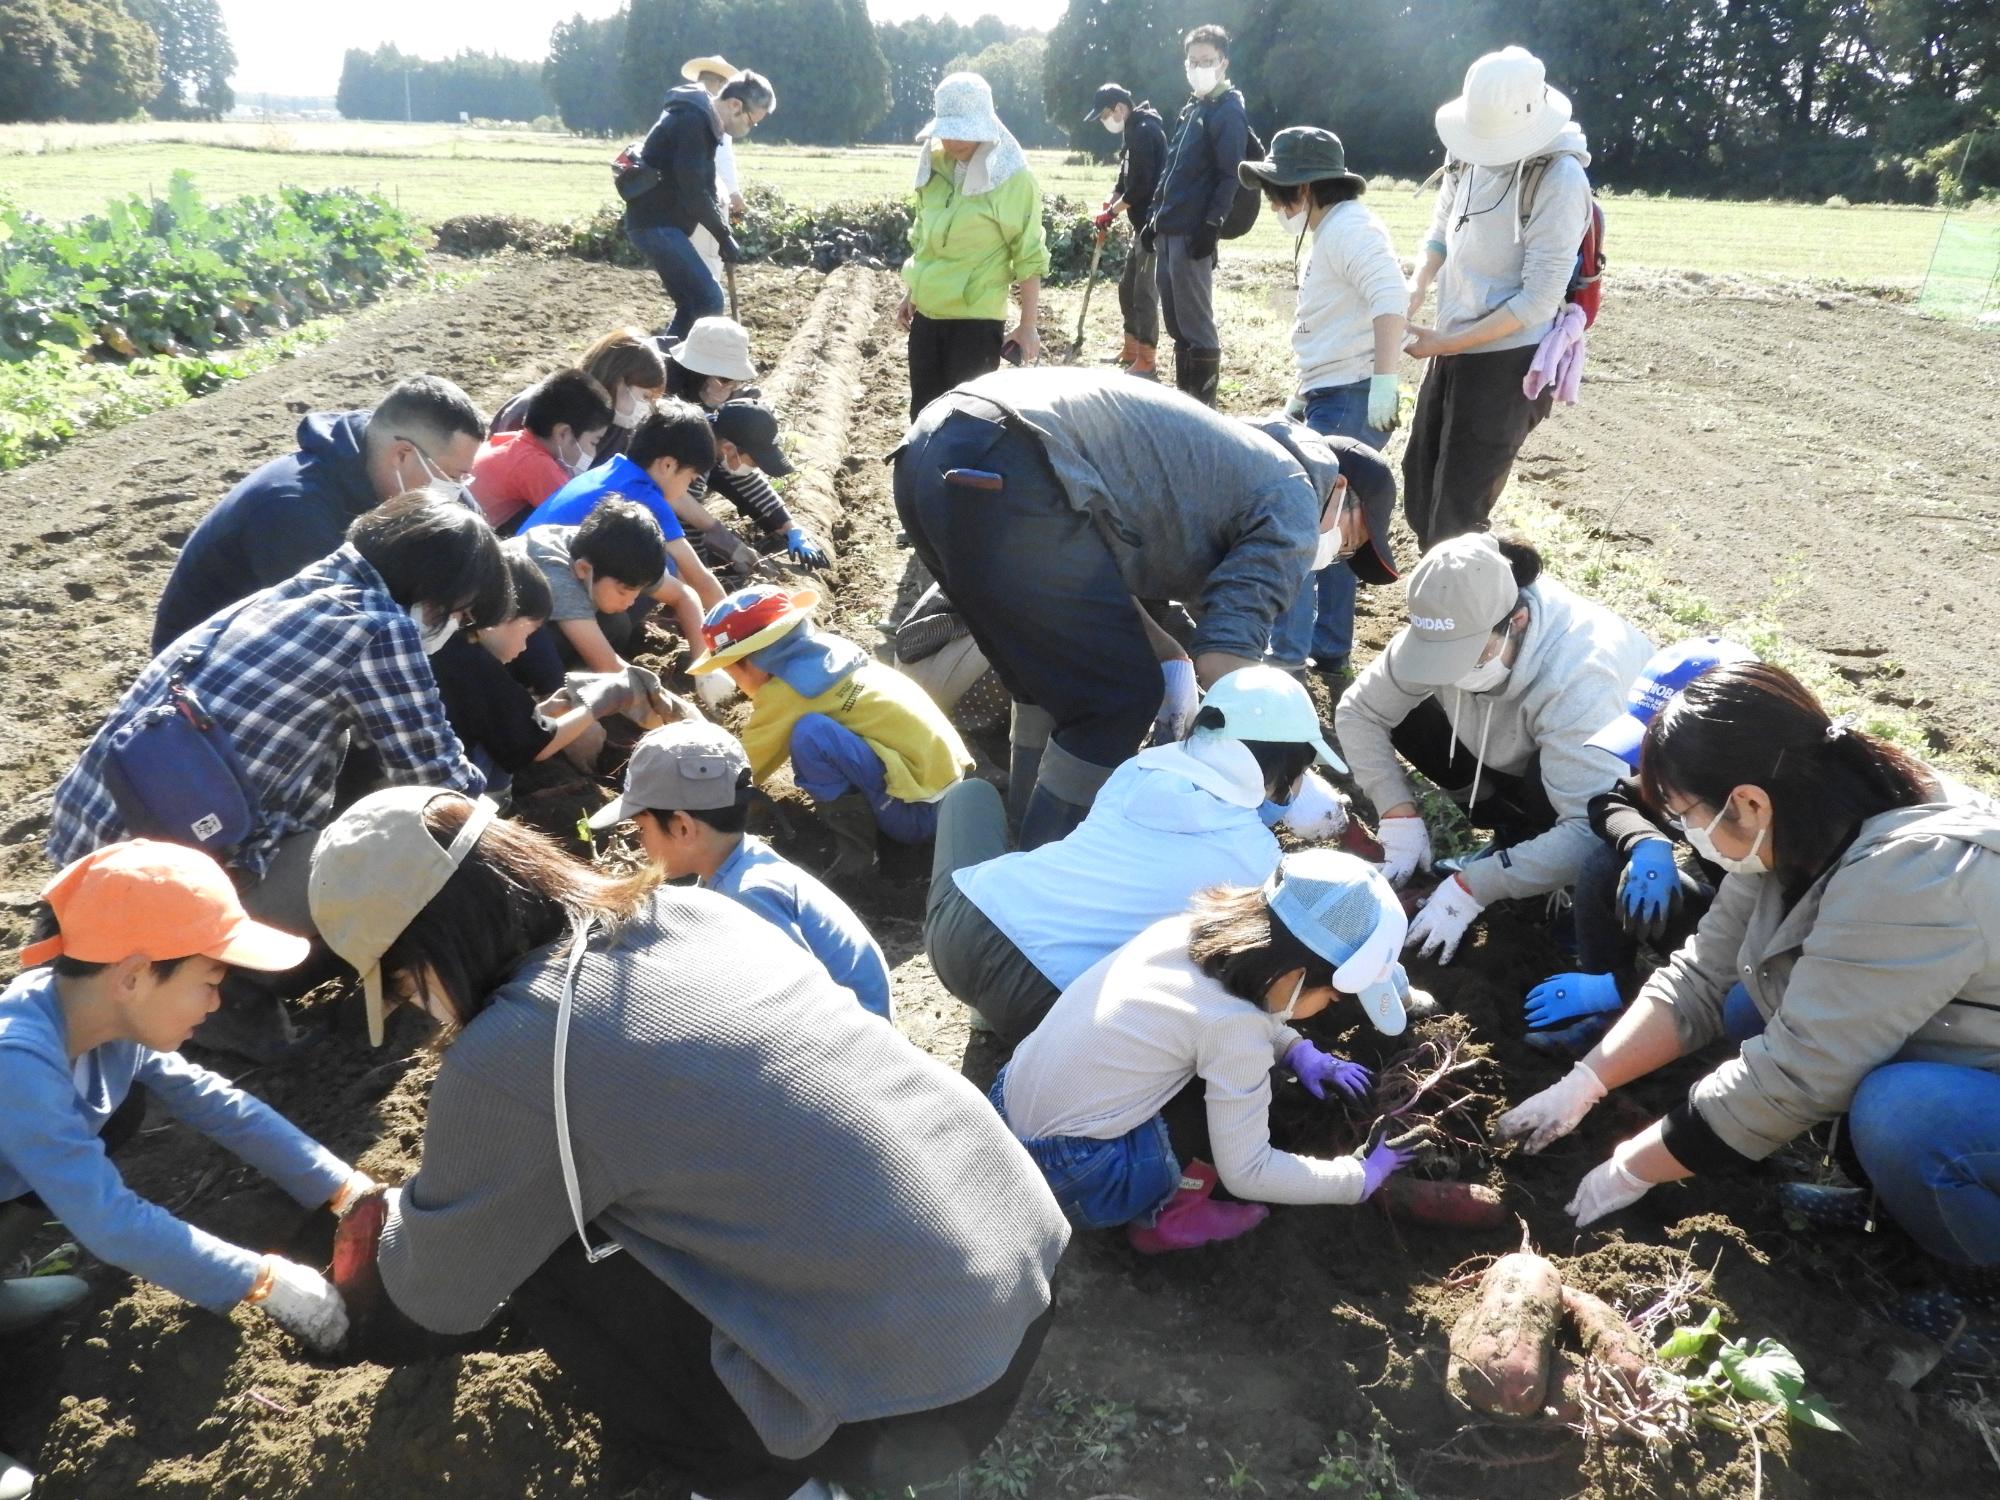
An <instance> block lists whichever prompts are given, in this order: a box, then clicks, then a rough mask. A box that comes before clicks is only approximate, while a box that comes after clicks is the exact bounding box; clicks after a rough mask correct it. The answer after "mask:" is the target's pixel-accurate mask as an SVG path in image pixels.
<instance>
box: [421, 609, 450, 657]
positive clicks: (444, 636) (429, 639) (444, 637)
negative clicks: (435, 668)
mask: <svg viewBox="0 0 2000 1500" xmlns="http://www.w3.org/2000/svg"><path fill="white" fill-rule="evenodd" d="M410 618H411V619H412V620H414V621H415V622H416V626H417V639H418V640H419V641H421V642H422V643H423V648H424V655H426V656H436V655H437V654H438V652H440V651H442V650H444V648H445V647H446V646H448V645H450V644H451V638H452V637H453V636H455V635H457V634H458V616H457V615H455V614H453V613H452V612H450V611H449V610H447V611H446V612H445V613H444V614H443V615H441V616H439V617H438V621H437V623H436V624H431V623H429V622H427V621H426V620H425V619H424V617H423V616H422V615H420V614H418V613H417V612H416V611H414V610H412V611H411V612H410Z"/></svg>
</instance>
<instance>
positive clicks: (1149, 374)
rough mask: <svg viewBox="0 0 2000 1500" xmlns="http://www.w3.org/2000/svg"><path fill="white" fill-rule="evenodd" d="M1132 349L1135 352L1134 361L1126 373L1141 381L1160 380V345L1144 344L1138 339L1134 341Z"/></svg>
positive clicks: (1126, 368) (1126, 367)
mask: <svg viewBox="0 0 2000 1500" xmlns="http://www.w3.org/2000/svg"><path fill="white" fill-rule="evenodd" d="M1132 348H1133V351H1134V352H1133V355H1132V360H1131V363H1129V364H1127V365H1126V366H1125V373H1126V374H1127V375H1132V376H1136V377H1137V378H1138V379H1140V380H1158V379H1159V378H1160V350H1159V347H1158V345H1155V344H1142V343H1140V342H1139V341H1138V340H1137V339H1134V340H1133V341H1132Z"/></svg>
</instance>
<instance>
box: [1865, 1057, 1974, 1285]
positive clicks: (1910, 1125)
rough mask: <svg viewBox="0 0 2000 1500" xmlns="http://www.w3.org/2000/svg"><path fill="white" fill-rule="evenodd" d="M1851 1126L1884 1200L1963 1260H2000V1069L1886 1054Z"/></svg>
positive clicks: (1892, 1212) (1911, 1228)
mask: <svg viewBox="0 0 2000 1500" xmlns="http://www.w3.org/2000/svg"><path fill="white" fill-rule="evenodd" d="M1847 1121H1848V1129H1849V1131H1850V1133H1851V1135H1852V1138H1853V1141H1854V1150H1855V1154H1856V1155H1857V1156H1859V1157H1860V1158H1861V1165H1862V1167H1863V1168H1864V1169H1866V1171H1867V1173H1868V1177H1869V1180H1870V1181H1871V1182H1872V1183H1873V1184H1874V1186H1875V1191H1876V1192H1877V1193H1879V1194H1880V1195H1881V1198H1882V1206H1883V1207H1884V1208H1885V1209H1887V1210H1888V1213H1889V1216H1890V1217H1891V1218H1892V1219H1894V1220H1895V1221H1896V1222H1897V1223H1898V1224H1900V1225H1902V1226H1903V1228H1904V1230H1906V1231H1907V1232H1908V1233H1909V1235H1910V1237H1911V1238H1912V1239H1914V1240H1915V1241H1916V1242H1917V1243H1918V1244H1919V1245H1921V1246H1923V1247H1924V1249H1925V1250H1927V1251H1929V1252H1930V1253H1931V1254H1932V1255H1934V1256H1936V1257H1937V1258H1938V1259H1939V1260H1943V1261H1949V1262H1951V1263H1952V1264H1954V1265H1971V1266H1990V1265H2000V1074H1994V1073H1989V1072H1987V1071H1986V1070H1985V1069H1983V1068H1967V1067H1959V1066H1956V1065H1954V1064H1952V1063H1937V1062H1892V1063H1885V1064H1884V1065H1883V1066H1881V1067H1879V1068H1877V1069H1875V1071H1874V1072H1872V1073H1870V1074H1869V1075H1868V1076H1867V1077H1866V1078H1864V1079H1862V1080H1861V1086H1860V1087H1859V1088H1857V1089H1856V1090H1855V1091H1854V1101H1853V1103H1852V1104H1850V1105H1849V1106H1848V1115H1847Z"/></svg>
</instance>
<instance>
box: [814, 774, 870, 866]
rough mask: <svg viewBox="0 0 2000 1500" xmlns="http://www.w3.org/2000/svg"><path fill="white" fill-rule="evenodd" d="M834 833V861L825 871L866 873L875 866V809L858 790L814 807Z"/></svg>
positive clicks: (828, 828) (828, 829) (829, 831)
mask: <svg viewBox="0 0 2000 1500" xmlns="http://www.w3.org/2000/svg"><path fill="white" fill-rule="evenodd" d="M815 811H817V812H818V813H819V820H820V822H822V823H824V824H825V825H826V831H827V832H828V833H830V834H832V835H833V863H831V864H830V865H828V866H827V867H826V873H827V874H828V875H866V874H867V873H868V872H869V871H870V870H872V869H874V868H875V855H876V828H875V810H874V809H873V808H872V807H870V806H869V805H868V799H867V798H866V797H864V796H862V795H861V793H859V792H848V793H846V794H845V795H844V796H839V797H836V798H834V799H833V801H831V802H822V803H820V804H819V805H818V807H817V808H816V809H815Z"/></svg>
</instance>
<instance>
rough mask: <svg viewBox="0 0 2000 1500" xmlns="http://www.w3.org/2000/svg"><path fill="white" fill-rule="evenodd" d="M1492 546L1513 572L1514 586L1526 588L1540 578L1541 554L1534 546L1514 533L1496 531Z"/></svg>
mask: <svg viewBox="0 0 2000 1500" xmlns="http://www.w3.org/2000/svg"><path fill="white" fill-rule="evenodd" d="M1493 545H1494V546H1496V547H1498V548H1499V549H1500V555H1501V556H1502V557H1504V558H1506V559H1507V565H1508V566H1509V567H1511V568H1512V569H1513V570H1514V586H1515V587H1516V588H1523V589H1525V588H1527V587H1529V586H1530V585H1531V584H1533V583H1534V581H1535V580H1536V579H1537V578H1540V577H1541V576H1542V554H1541V552H1540V550H1539V549H1537V548H1536V546H1535V544H1534V543H1533V542H1531V541H1529V540H1528V539H1527V538H1526V537H1524V536H1522V535H1521V534H1520V533H1519V532H1516V531H1496V532H1494V533H1493Z"/></svg>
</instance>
